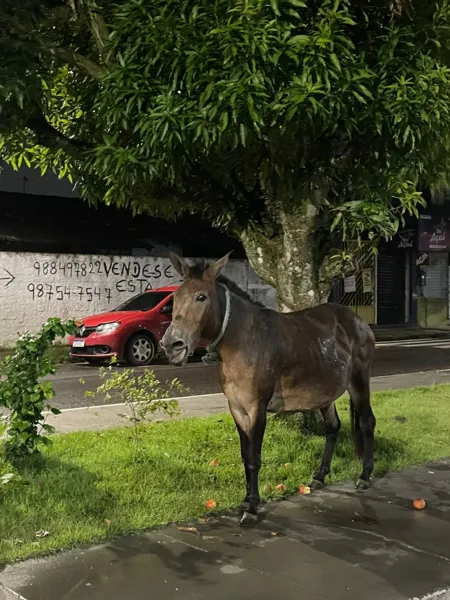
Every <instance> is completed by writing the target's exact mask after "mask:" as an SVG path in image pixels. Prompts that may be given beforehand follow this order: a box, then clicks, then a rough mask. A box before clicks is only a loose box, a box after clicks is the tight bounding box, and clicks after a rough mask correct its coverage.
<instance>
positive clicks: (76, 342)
mask: <svg viewBox="0 0 450 600" xmlns="http://www.w3.org/2000/svg"><path fill="white" fill-rule="evenodd" d="M72 346H73V347H74V348H84V340H73V344H72Z"/></svg>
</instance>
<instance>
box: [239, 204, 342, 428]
mask: <svg viewBox="0 0 450 600" xmlns="http://www.w3.org/2000/svg"><path fill="white" fill-rule="evenodd" d="M277 217H278V218H277V221H278V225H279V234H278V235H277V236H275V237H269V236H268V235H267V234H266V233H265V232H263V231H261V230H254V229H249V230H247V231H245V232H243V233H241V240H242V243H243V245H244V248H245V250H246V253H247V257H248V259H249V261H250V264H251V266H252V267H253V269H254V271H255V272H256V273H257V274H258V275H259V276H260V277H261V278H262V279H263V280H264V281H265V282H266V283H268V284H269V285H271V286H272V287H274V288H275V289H276V292H277V300H278V308H279V310H280V311H282V312H290V311H295V310H301V309H304V308H310V307H312V306H316V305H318V304H321V303H322V302H326V301H327V299H328V296H329V293H330V290H331V283H332V277H331V275H330V274H329V273H327V269H326V265H325V264H318V256H320V255H321V253H320V252H318V248H317V243H315V236H314V233H315V227H316V218H317V209H316V208H315V206H314V204H313V203H312V202H304V203H303V204H302V206H301V207H300V208H296V209H295V210H288V211H282V212H281V211H278V215H277ZM276 407H277V398H276V396H274V398H273V399H272V401H271V403H270V405H269V410H270V411H271V412H277V408H276ZM319 422H320V423H321V422H322V417H321V414H320V412H319V411H314V412H312V413H311V412H308V413H303V425H304V428H305V429H306V430H307V431H308V432H313V433H315V432H317V429H318V423H319Z"/></svg>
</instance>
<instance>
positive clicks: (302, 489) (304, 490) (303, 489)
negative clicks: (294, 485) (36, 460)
mask: <svg viewBox="0 0 450 600" xmlns="http://www.w3.org/2000/svg"><path fill="white" fill-rule="evenodd" d="M299 492H300V494H303V496H307V495H308V494H310V493H311V488H310V487H309V485H303V484H302V485H301V486H300V488H299Z"/></svg>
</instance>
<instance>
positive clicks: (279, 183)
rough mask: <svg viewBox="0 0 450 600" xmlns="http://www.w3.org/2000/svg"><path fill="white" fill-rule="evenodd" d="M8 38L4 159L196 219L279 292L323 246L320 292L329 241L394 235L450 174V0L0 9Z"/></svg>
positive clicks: (3, 42) (172, 0) (2, 78)
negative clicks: (236, 246) (224, 232)
mask: <svg viewBox="0 0 450 600" xmlns="http://www.w3.org/2000/svg"><path fill="white" fill-rule="evenodd" d="M0 31H1V33H0V109H1V114H0V137H1V141H0V144H1V150H0V153H1V155H2V156H3V157H4V158H6V160H7V161H9V162H10V164H12V165H13V166H19V165H20V164H21V163H22V161H24V162H25V163H27V164H33V165H38V166H40V167H41V168H42V169H43V170H45V169H47V168H52V169H54V170H56V172H57V173H59V174H60V175H61V176H63V175H69V176H70V177H72V178H73V180H74V181H75V182H77V184H78V185H79V186H80V190H81V192H82V194H83V195H84V196H85V197H86V198H87V199H88V200H90V201H91V202H93V203H96V202H108V203H114V204H117V205H119V206H130V207H132V208H133V209H134V210H135V211H146V212H149V213H152V214H156V215H159V216H163V217H173V216H176V215H179V214H180V213H182V212H184V211H192V212H194V211H195V212H201V213H202V214H204V215H206V216H207V217H208V218H209V219H210V221H211V222H212V223H213V224H214V225H216V226H219V227H227V228H228V229H229V230H231V231H232V232H233V233H235V234H236V235H238V236H239V237H240V238H241V239H242V240H243V242H244V245H245V246H246V249H247V251H248V254H249V257H250V259H251V261H252V264H253V265H254V266H255V267H256V268H257V270H258V271H259V272H260V273H261V274H262V275H263V276H264V277H265V278H266V279H267V280H268V281H269V282H270V283H273V284H274V285H275V286H276V287H277V289H278V290H279V291H280V290H281V288H283V286H284V285H285V284H284V283H283V281H282V280H281V279H280V278H279V277H278V276H276V274H275V273H274V270H275V269H279V265H280V262H279V261H280V260H285V261H288V260H291V262H292V259H293V260H294V262H295V261H298V260H300V257H301V256H303V255H305V256H306V254H305V253H306V247H307V246H311V247H314V251H309V254H308V255H307V256H306V259H305V260H306V263H307V264H308V265H309V267H308V269H309V270H308V273H305V272H304V270H302V272H301V273H300V271H299V274H298V277H303V278H304V279H305V278H306V279H308V285H307V287H308V288H309V289H314V290H316V289H317V290H318V288H319V287H320V286H319V284H320V281H321V280H323V279H324V277H325V275H324V272H323V270H321V269H322V267H323V265H324V259H325V257H326V256H327V254H328V253H329V251H330V247H331V246H332V245H333V244H335V243H336V242H337V241H338V240H339V239H342V237H344V236H347V237H355V236H359V235H368V236H369V237H371V236H372V237H375V238H376V237H377V236H379V235H384V236H390V235H393V233H395V231H396V229H397V228H398V226H399V223H401V220H402V218H403V215H404V214H406V213H408V212H414V211H416V210H417V205H418V203H420V202H421V196H420V193H419V192H418V191H417V190H418V186H419V185H420V184H424V183H427V184H431V185H434V184H436V185H437V184H439V183H440V182H442V181H443V179H445V175H446V174H447V173H448V172H449V161H450V152H449V150H450V71H449V57H450V54H449V51H450V4H449V3H448V2H447V0H436V2H434V3H429V2H425V1H422V0H415V1H411V2H408V1H407V0H405V2H400V0H398V1H397V2H393V1H392V0H380V1H378V2H370V1H369V2H367V1H364V2H363V1H360V0H355V1H352V2H350V1H349V0H322V1H318V0H234V1H230V0H214V1H211V0H123V1H121V2H120V3H110V2H109V1H107V0H67V2H65V1H63V0H59V1H57V0H46V1H44V2H38V1H35V0H3V3H2V6H1V7H0ZM330 232H333V235H330ZM333 236H334V238H335V239H333ZM304 262H305V261H304ZM310 263H311V264H310ZM294 275H295V274H294V272H293V271H291V272H290V275H289V276H290V278H291V279H292V278H294V279H295V277H294ZM311 286H312V287H311ZM281 291H282V290H281ZM319 295H320V292H319V291H317V293H316V291H314V294H313V296H314V298H313V299H314V300H316V299H317V298H318V297H319ZM285 297H286V304H287V305H289V304H290V305H291V306H292V305H293V300H292V298H293V296H292V293H291V292H289V293H286V294H285Z"/></svg>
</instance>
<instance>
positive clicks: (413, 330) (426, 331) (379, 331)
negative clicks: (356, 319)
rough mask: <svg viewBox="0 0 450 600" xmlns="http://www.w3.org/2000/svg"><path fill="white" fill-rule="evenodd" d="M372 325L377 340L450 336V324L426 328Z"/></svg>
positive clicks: (387, 340)
mask: <svg viewBox="0 0 450 600" xmlns="http://www.w3.org/2000/svg"><path fill="white" fill-rule="evenodd" d="M371 327H372V331H373V333H374V335H375V339H376V341H377V342H392V341H397V340H398V341H401V340H423V339H433V338H434V339H440V338H450V327H449V326H443V327H434V328H433V327H429V328H424V327H418V326H412V325H399V326H397V327H383V326H378V325H371Z"/></svg>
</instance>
